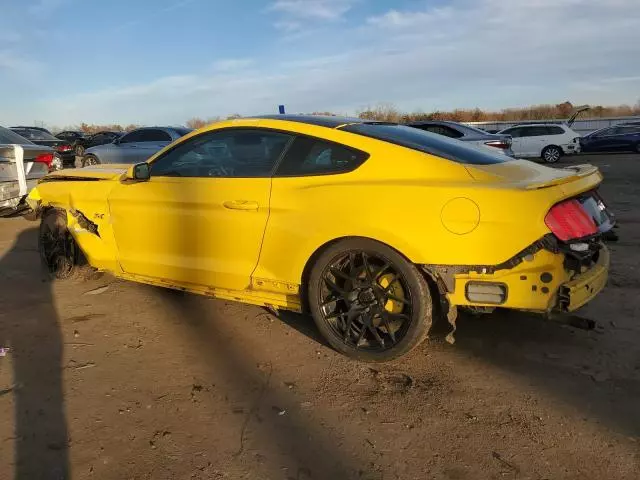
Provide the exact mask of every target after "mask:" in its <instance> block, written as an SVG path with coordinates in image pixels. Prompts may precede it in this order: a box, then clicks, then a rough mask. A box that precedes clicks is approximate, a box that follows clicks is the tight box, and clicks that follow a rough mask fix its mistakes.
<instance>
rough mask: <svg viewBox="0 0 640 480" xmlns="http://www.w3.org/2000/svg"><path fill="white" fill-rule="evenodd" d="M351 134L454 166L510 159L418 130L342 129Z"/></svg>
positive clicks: (354, 126) (380, 125) (389, 126)
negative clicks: (450, 161)
mask: <svg viewBox="0 0 640 480" xmlns="http://www.w3.org/2000/svg"><path fill="white" fill-rule="evenodd" d="M341 130H345V131H347V132H351V133H357V134H359V135H364V136H367V137H372V138H376V139H378V140H383V141H385V142H390V143H395V144H396V145H400V146H402V147H407V148H411V149H413V150H418V151H420V152H424V153H429V154H431V155H435V156H437V157H442V158H446V159H447V160H452V161H454V162H457V163H465V164H471V165H491V164H494V163H503V162H506V161H508V160H509V157H507V156H506V155H503V154H499V153H493V152H491V151H489V150H488V149H487V151H486V152H485V151H484V149H483V150H480V149H478V148H474V147H471V146H468V145H466V144H465V143H464V142H460V141H458V140H454V139H452V138H448V137H445V136H442V135H437V134H435V133H430V132H425V131H424V130H419V129H417V128H412V127H405V126H404V125H396V124H389V123H356V124H351V125H346V126H344V127H342V128H341Z"/></svg>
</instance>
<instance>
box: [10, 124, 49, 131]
mask: <svg viewBox="0 0 640 480" xmlns="http://www.w3.org/2000/svg"><path fill="white" fill-rule="evenodd" d="M14 128H22V129H29V130H40V131H41V132H47V133H49V130H47V129H46V128H44V127H27V126H24V125H18V126H17V127H9V130H11V129H14Z"/></svg>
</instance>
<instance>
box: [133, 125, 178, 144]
mask: <svg viewBox="0 0 640 480" xmlns="http://www.w3.org/2000/svg"><path fill="white" fill-rule="evenodd" d="M141 132H142V140H138V141H139V142H171V140H172V139H171V135H169V134H168V133H167V132H165V131H164V130H158V129H155V128H149V129H146V130H141Z"/></svg>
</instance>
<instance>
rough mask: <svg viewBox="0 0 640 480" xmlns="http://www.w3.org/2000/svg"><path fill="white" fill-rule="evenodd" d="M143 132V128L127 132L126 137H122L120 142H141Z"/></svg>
mask: <svg viewBox="0 0 640 480" xmlns="http://www.w3.org/2000/svg"><path fill="white" fill-rule="evenodd" d="M142 132H143V130H134V131H133V132H131V133H127V134H126V135H125V136H124V137H122V138H121V139H120V143H133V142H141V141H142V140H141V139H142Z"/></svg>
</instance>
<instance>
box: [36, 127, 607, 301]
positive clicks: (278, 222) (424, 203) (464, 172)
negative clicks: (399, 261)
mask: <svg viewBox="0 0 640 480" xmlns="http://www.w3.org/2000/svg"><path fill="white" fill-rule="evenodd" d="M235 127H264V128H269V129H274V130H277V131H280V132H282V131H287V132H289V133H291V134H301V135H307V136H313V137H317V138H323V139H326V140H328V141H332V142H337V143H341V144H344V145H347V146H349V147H351V148H354V149H358V150H360V151H363V152H366V153H367V154H368V159H367V160H366V161H365V162H364V163H363V164H362V165H361V166H360V167H358V168H357V169H356V170H354V171H351V172H349V173H344V174H339V175H318V176H303V177H282V178H277V177H274V178H270V177H269V178H216V177H212V178H207V177H200V178H181V177H154V176H153V174H152V176H151V179H150V180H147V181H144V182H136V181H132V179H131V177H130V175H129V173H130V169H128V167H130V166H129V165H99V166H95V167H90V168H83V169H78V170H75V171H66V170H65V171H61V172H55V173H54V174H51V175H49V176H47V177H45V178H44V179H43V180H42V181H41V182H40V184H39V185H38V187H37V188H36V189H35V190H34V191H32V193H31V194H30V196H29V200H28V201H29V203H30V205H31V207H32V208H34V209H39V210H42V209H43V208H49V207H54V208H60V209H64V210H65V211H67V219H68V225H69V230H70V231H71V233H72V235H73V236H74V238H75V239H76V241H77V243H78V245H79V246H80V248H81V249H82V251H83V252H84V254H85V256H86V257H87V259H88V261H89V263H90V264H91V265H92V266H94V267H96V268H98V269H101V270H107V271H110V272H112V273H113V274H114V275H116V276H119V277H122V278H126V279H129V280H133V281H138V282H143V283H149V284H154V285H162V286H168V287H173V288H177V289H181V290H187V291H192V292H196V293H201V294H206V295H211V296H214V297H218V298H224V299H228V300H238V301H241V302H245V303H252V304H258V305H271V306H277V307H280V308H286V309H291V310H300V309H301V305H302V304H303V302H302V299H301V298H300V292H301V291H303V289H302V288H301V285H302V283H303V281H304V274H305V271H306V270H307V268H308V267H309V262H310V261H312V259H313V258H314V255H316V254H317V252H319V251H321V250H322V248H324V247H325V246H326V245H329V244H331V242H334V241H336V240H337V239H341V238H345V237H354V236H357V237H366V238H371V239H374V240H377V241H379V242H382V243H385V244H387V245H389V246H391V247H393V248H394V249H396V250H397V251H399V252H400V253H402V254H403V255H404V256H405V257H406V258H407V259H408V260H409V261H411V262H413V263H414V264H416V265H421V266H424V268H425V269H426V270H427V271H429V272H431V275H433V276H435V278H437V280H438V282H439V283H442V284H444V285H447V287H446V288H445V289H444V291H443V292H442V294H443V295H444V296H445V297H446V299H447V300H448V302H449V303H450V304H451V305H459V306H483V305H484V304H483V303H481V302H475V303H474V302H471V301H470V300H469V299H468V298H467V296H466V295H465V289H466V287H467V284H468V283H469V282H471V281H487V282H495V283H499V284H504V285H506V286H507V291H508V293H507V295H506V299H505V301H504V302H503V303H502V305H501V306H503V307H507V308H515V309H525V310H534V311H540V312H544V311H549V310H551V309H553V308H556V307H557V306H558V305H560V303H561V298H560V297H561V296H562V295H564V296H565V297H567V296H570V297H571V298H570V300H569V301H568V303H567V302H566V301H565V300H562V302H563V303H562V305H563V306H564V307H563V308H564V309H567V310H568V309H572V308H574V307H576V306H580V305H582V304H584V303H585V302H586V301H588V300H589V299H590V298H592V297H593V296H595V295H596V294H597V292H598V291H599V290H600V289H601V287H602V286H603V285H604V282H605V281H606V272H607V269H608V263H607V262H608V260H607V261H606V262H605V260H604V259H605V258H606V259H608V253H607V254H602V255H601V257H600V258H601V260H600V261H599V263H597V265H596V266H594V267H593V268H591V267H590V268H589V269H588V271H587V272H576V271H572V270H571V269H570V268H568V267H567V266H566V261H565V260H566V254H565V253H564V252H562V251H560V250H558V249H554V248H552V247H550V246H548V245H546V244H544V243H542V244H540V245H538V242H540V241H541V239H544V238H545V236H548V235H550V230H549V228H548V227H547V226H546V224H545V215H546V213H547V212H548V211H549V209H550V208H551V207H552V206H553V205H555V204H556V203H558V202H560V201H562V200H564V199H567V198H572V197H574V196H576V195H578V194H581V193H583V192H587V191H590V190H594V189H595V188H597V186H598V184H599V183H600V182H601V181H602V176H601V175H600V173H599V171H598V170H597V169H596V168H594V167H591V166H578V167H572V168H569V169H551V168H548V167H545V166H542V165H537V164H535V163H532V162H527V161H521V160H515V161H511V162H506V163H500V164H496V165H464V164H460V163H456V162H453V161H450V160H446V159H444V158H440V157H437V156H434V155H430V154H426V153H423V152H418V151H415V150H411V149H408V148H405V147H402V146H399V145H394V144H391V143H387V142H383V141H380V140H376V139H373V138H369V137H365V136H362V135H357V134H354V133H349V132H346V131H340V130H336V129H331V128H326V127H323V126H318V125H310V124H305V123H298V122H291V121H284V120H274V119H241V120H233V121H227V122H221V123H218V124H214V125H212V126H209V127H205V128H204V129H202V130H200V131H196V132H192V133H191V134H189V135H187V136H185V137H183V138H182V139H180V140H179V141H178V142H177V144H179V143H183V142H188V141H189V140H190V139H191V138H193V137H194V136H197V135H199V134H202V133H205V132H209V131H212V130H217V129H225V128H235ZM174 145H175V144H174ZM171 148H172V146H169V147H167V148H166V149H164V150H163V151H160V152H159V153H157V154H156V155H154V156H153V157H152V158H151V159H149V160H148V163H150V164H151V165H153V162H154V161H156V160H157V159H158V158H161V157H162V156H163V155H164V154H165V152H166V151H168V150H170V149H171ZM245 200H248V201H249V203H248V204H247V205H249V206H250V208H248V207H247V208H245V207H243V206H242V205H243V204H242V202H243V201H245ZM229 202H232V203H233V202H240V203H241V208H235V207H232V208H228V204H229ZM254 207H255V208H254ZM532 246H534V247H535V248H532ZM602 251H603V252H605V251H606V250H602ZM522 252H526V254H522V255H520V254H521V253H522ZM519 255H520V256H519ZM514 258H515V259H516V260H514ZM594 258H595V257H594ZM591 271H593V275H594V281H593V282H591V283H594V285H595V286H593V285H589V284H590V278H591V277H589V275H590V273H589V272H591ZM543 274H545V275H544V278H545V280H547V278H548V275H546V274H549V275H551V277H552V278H551V279H550V280H548V281H544V282H543V281H542V280H541V275H543ZM577 275H580V278H578V277H577ZM595 277H597V278H595ZM572 282H573V283H572ZM576 282H577V283H576ZM585 285H589V288H586V287H585ZM534 287H535V288H534Z"/></svg>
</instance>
